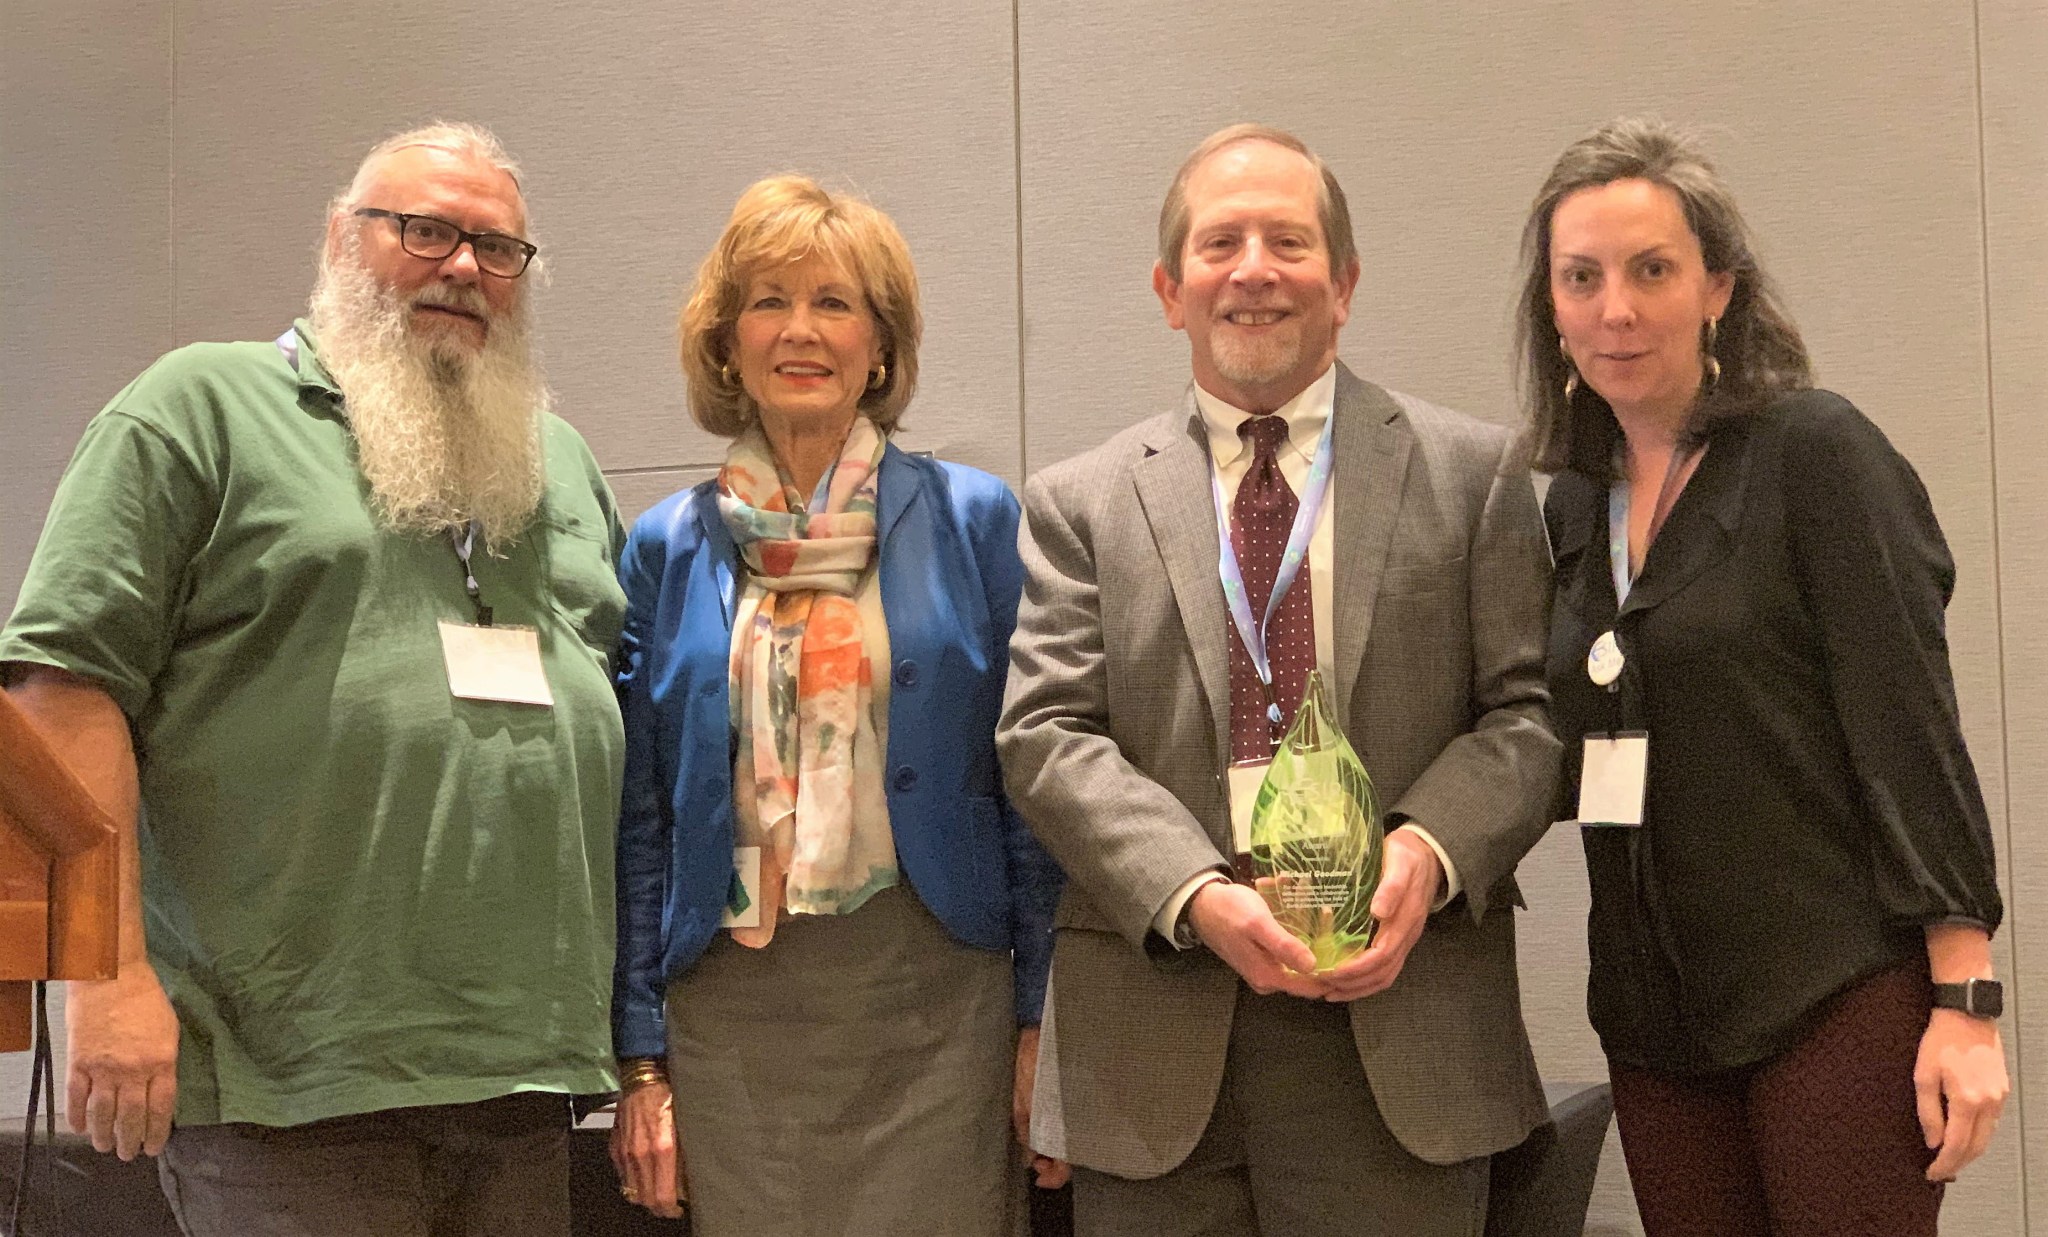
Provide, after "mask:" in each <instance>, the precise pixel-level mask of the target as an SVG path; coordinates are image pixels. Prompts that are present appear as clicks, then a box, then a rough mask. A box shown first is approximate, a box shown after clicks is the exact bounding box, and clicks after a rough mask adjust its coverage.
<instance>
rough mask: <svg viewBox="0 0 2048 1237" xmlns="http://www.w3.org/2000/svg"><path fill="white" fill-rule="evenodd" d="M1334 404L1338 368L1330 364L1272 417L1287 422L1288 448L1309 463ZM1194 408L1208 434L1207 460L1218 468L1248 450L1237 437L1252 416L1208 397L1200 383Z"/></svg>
mask: <svg viewBox="0 0 2048 1237" xmlns="http://www.w3.org/2000/svg"><path fill="white" fill-rule="evenodd" d="M1336 402H1337V367H1336V365H1335V364H1332V365H1331V366H1330V367H1329V368H1328V369H1326V370H1324V371H1323V374H1322V377H1320V378H1317V379H1316V380H1315V381H1314V382H1311V383H1309V384H1308V385H1307V386H1306V387H1303V388H1302V390H1301V393H1300V394H1298V395H1296V396H1295V397H1294V398H1293V399H1290V400H1288V401H1287V402H1286V403H1284V404H1282V405H1280V407H1279V408H1277V409H1275V410H1274V412H1273V414H1272V415H1274V416H1276V417H1279V418H1281V419H1282V420H1284V421H1286V422H1287V442H1288V445H1289V446H1291V447H1293V448H1294V449H1295V450H1296V451H1297V452H1299V453H1300V454H1301V455H1302V457H1303V458H1305V459H1312V458H1314V456H1315V453H1316V440H1317V439H1319V438H1321V437H1322V434H1323V424H1324V422H1326V421H1328V420H1329V419H1330V412H1331V409H1332V408H1333V406H1334V405H1335V404H1336ZM1195 407H1196V408H1198V409H1199V410H1201V414H1202V428H1203V429H1205V430H1207V431H1208V434H1209V458H1210V459H1211V460H1212V461H1214V462H1215V464H1216V466H1217V467H1219V468H1220V467H1222V466H1224V465H1226V464H1229V463H1230V462H1232V461H1233V460H1235V459H1237V457H1238V456H1240V455H1242V454H1244V453H1245V452H1247V451H1250V450H1251V444H1250V443H1248V442H1246V441H1245V440H1244V439H1242V438H1240V437H1238V435H1237V427H1238V426H1239V425H1240V424H1241V423H1242V422H1244V420H1245V419H1246V418H1248V417H1250V416H1251V415H1252V414H1251V413H1249V412H1246V411H1245V410H1243V409H1242V408H1238V407H1235V406H1233V405H1231V404H1229V403H1227V402H1226V401H1224V400H1222V399H1220V398H1218V397H1217V396H1215V395H1211V394H1210V393H1209V392H1207V391H1205V390H1203V389H1202V384H1201V383H1199V382H1198V383H1196V384H1195Z"/></svg>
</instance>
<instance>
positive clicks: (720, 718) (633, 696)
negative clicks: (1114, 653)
mask: <svg viewBox="0 0 2048 1237" xmlns="http://www.w3.org/2000/svg"><path fill="white" fill-rule="evenodd" d="M716 485H717V483H716V482H715V481H706V482H704V483H703V484H701V485H698V486H696V487H694V488H692V489H688V490H684V491H682V492H681V493H678V494H674V495H671V496H670V497H669V498H668V499H666V500H665V501H663V502H662V503H661V504H660V505H659V506H657V507H655V508H654V509H653V510H652V511H649V512H648V513H647V514H646V515H643V516H641V517H640V519H639V520H638V521H637V522H636V523H635V524H634V525H633V533H632V536H631V538H630V539H629V540H628V541H627V543H626V550H625V554H624V556H623V557H622V558H621V559H620V563H619V581H620V583H621V584H622V585H624V586H625V590H626V622H625V633H624V635H623V637H622V638H621V641H620V651H621V656H620V658H619V666H620V671H619V700H620V705H621V707H622V708H623V710H624V712H625V718H626V780H625V796H624V803H623V806H622V808H621V813H620V819H619V850H618V881H619V902H618V906H619V952H618V962H617V966H616V968H615V970H614V972H613V977H612V1039H613V1045H614V1048H615V1050H616V1051H617V1052H618V1054H619V1055H620V1056H622V1057H646V1056H659V1055H661V1054H662V1053H664V1052H665V1051H666V1046H667V1041H668V1036H667V1031H666V1030H665V1028H664V1025H663V1022H662V997H663V992H664V990H665V989H666V987H667V981H668V980H669V979H671V978H673V977H674V976H677V975H680V974H682V973H683V972H684V971H686V970H688V969H689V968H690V967H691V966H692V965H693V964H694V963H695V962H696V961H697V959H698V957H700V956H701V955H702V954H703V952H704V947H705V946H706V945H707V944H709V943H710V941H711V937H712V934H713V933H715V932H717V931H718V921H719V917H720V913H721V912H722V910H723V909H724V906H725V899H726V894H727V891H728V890H729V888H730V886H731V882H732V876H733V864H732V851H733V826H734V813H733V805H732V762H733V736H732V721H731V713H730V705H729V704H728V694H729V693H728V690H727V675H728V664H729V659H730V653H731V647H732V620H733V609H734V605H735V602H736V601H737V598H738V589H739V587H740V578H739V573H740V571H741V570H742V568H741V565H740V560H739V553H738V549H737V548H736V547H735V546H734V544H733V540H732V536H731V534H730V533H728V532H727V531H726V527H725V524H724V522H723V521H722V520H720V519H719V516H718V504H717V498H716ZM876 497H877V503H878V508H879V509H878V511H877V535H878V537H879V541H880V547H879V558H880V570H881V588H882V609H883V612H884V613H885V614H886V615H887V618H888V624H889V655H890V658H891V660H892V663H893V664H892V665H891V666H890V667H889V675H890V688H889V740H888V765H887V768H886V771H885V773H884V777H885V779H886V785H887V787H888V795H889V824H890V828H891V830H892V832H893V833H894V834H895V838H896V853H897V857H898V859H899V860H900V861H901V864H902V868H903V872H904V875H905V877H906V878H907V880H908V883H909V885H910V887H911V888H912V889H913V890H915V891H916V892H917V894H918V896H919V897H920V898H922V899H923V901H924V904H925V906H927V907H928V908H930V910H931V912H932V913H933V914H934V915H935V916H937V917H938V919H939V921H940V922H941V923H943V924H945V926H946V928H947V930H949V931H950V932H952V934H953V935H954V936H955V937H957V938H959V939H960V940H962V941H964V942H966V943H967V944H970V945H976V946H979V947H981V948H983V949H1000V950H1010V951H1014V958H1015V963H1016V997H1017V1019H1018V1022H1019V1023H1020V1024H1024V1025H1030V1024H1035V1023H1036V1022H1037V1021H1038V1016H1039V1007H1040V1005H1041V1004H1042V1003H1043V1001H1044V997H1045V977H1046V970H1047V968H1048V967H1049V966H1050V965H1051V961H1052V937H1051V929H1052V909H1053V905H1054V904H1055V903H1056V902H1057V901H1058V900H1059V893H1060V887H1061V885H1062V883H1063V878H1062V876H1061V873H1060V871H1059V868H1058V867H1057V866H1056V865H1055V864H1054V863H1053V862H1052V860H1051V859H1050V858H1049V857H1048V856H1047V855H1046V853H1045V852H1044V851H1043V850H1042V849H1040V847H1039V845H1038V842H1037V841H1036V839H1034V838H1033V837H1032V836H1031V833H1030V831H1029V830H1028V829H1026V828H1025V826H1024V822H1023V820H1022V819H1021V818H1020V817H1019V816H1018V815H1017V813H1016V812H1015V811H1013V810H1012V809H1011V807H1010V803H1009V800H1008V799H1007V798H1005V797H1004V795H1003V790H1002V777H1001V774H1000V772H999V771H998V769H997V767H996V749H995V728H996V716H997V714H998V713H999V712H1000V711H1001V709H1002V702H1003V679H1004V676H1005V674H1006V673H1007V672H1008V669H1009V647H1010V629H1011V627H1013V626H1014V625H1015V623H1016V619H1017V597H1018V594H1019V592H1020V591H1021V590H1022V588H1023V584H1024V569H1023V565H1022V564H1021V563H1020V562H1019V561H1018V557H1017V521H1018V507H1017V499H1016V497H1015V496H1014V495H1012V494H1011V493H1010V490H1009V487H1008V486H1006V485H1004V484H1003V483H1002V482H1001V481H1000V480H998V479H997V478H995V477H992V476H990V475H988V474H987V473H984V472H980V471H978V470H976V469H972V468H968V467H965V466H963V465H960V464H947V463H939V462H936V461H933V460H927V459H920V458H917V457H915V456H911V455H908V454H905V453H904V452H902V451H900V450H898V449H897V448H896V447H895V446H893V445H892V446H890V447H889V448H888V449H887V452H886V453H885V454H884V456H883V457H882V466H881V478H880V481H879V488H878V493H877V495H876Z"/></svg>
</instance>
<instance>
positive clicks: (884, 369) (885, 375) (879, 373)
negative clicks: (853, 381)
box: [868, 363, 889, 391]
mask: <svg viewBox="0 0 2048 1237" xmlns="http://www.w3.org/2000/svg"><path fill="white" fill-rule="evenodd" d="M888 383H889V366H888V365H887V363H884V364H881V365H877V366H875V372H874V373H872V374H869V375H868V390H870V391H879V390H881V389H882V388H883V387H884V386H887V385H888Z"/></svg>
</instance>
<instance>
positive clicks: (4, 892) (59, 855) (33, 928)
mask: <svg viewBox="0 0 2048 1237" xmlns="http://www.w3.org/2000/svg"><path fill="white" fill-rule="evenodd" d="M120 881H121V859H120V841H119V837H118V834H117V831H116V829H115V826H114V822H113V820H112V819H111V818H109V817H108V816H107V814H106V812H104V811H102V810H101V809H100V806H99V804H98V803H96V802H94V801H93V798H92V796H91V795H90V794H89V793H87V791H86V789H85V787H84V786H83V785H81V784H80V783H79V781H78V778H77V777H75V776H73V774H72V772H71V770H70V768H69V767H67V766H66V765H65V764H64V762H63V761H62V760H60V759H59V758H58V756H57V753H56V752H54V751H52V750H50V745H49V744H48V743H46V742H44V741H43V735H42V732H41V731H40V730H38V729H37V728H36V726H35V724H34V723H33V722H31V721H30V720H29V719H28V715H27V714H25V713H23V712H22V711H21V708H20V706H18V705H16V704H15V703H14V701H13V700H12V699H11V698H10V697H9V696H8V695H7V693H6V692H4V691H0V1052H21V1051H23V1050H25V1049H27V1048H28V1047H29V1045H30V1040H31V1027H30V1014H31V1008H32V1006H31V998H32V996H33V993H34V981H35V980H38V979H112V978H113V977H114V969H115V967H116V966H117V965H118V964H119V962H120V943H121V942H120V934H119V930H118V929H119V925H118V916H119V913H120V907H121V884H120Z"/></svg>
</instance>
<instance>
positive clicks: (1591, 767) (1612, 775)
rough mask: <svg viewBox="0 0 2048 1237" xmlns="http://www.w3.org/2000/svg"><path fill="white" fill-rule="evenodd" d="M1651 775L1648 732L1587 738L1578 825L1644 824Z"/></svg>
mask: <svg viewBox="0 0 2048 1237" xmlns="http://www.w3.org/2000/svg"><path fill="white" fill-rule="evenodd" d="M1649 776H1650V736H1649V735H1648V734H1646V733H1645V732H1643V731H1640V730H1624V731H1619V732H1617V733H1615V734H1589V735H1587V736H1586V748H1585V759H1584V761H1583V762H1581V764H1580V766H1579V823H1580V824H1582V825H1601V826H1605V825H1620V826H1635V825H1640V824H1642V823H1643V798H1644V793H1645V788H1646V786H1647V785H1648V782H1649Z"/></svg>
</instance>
